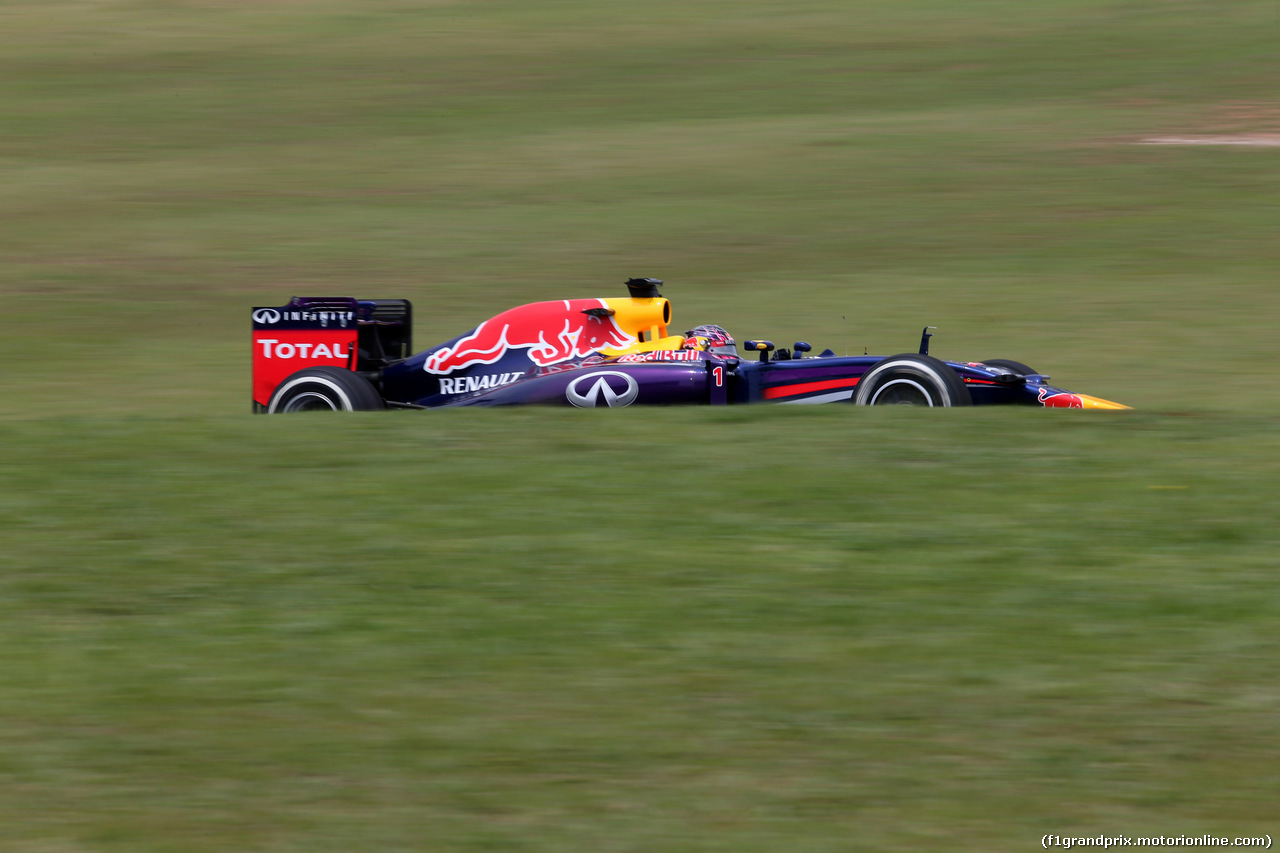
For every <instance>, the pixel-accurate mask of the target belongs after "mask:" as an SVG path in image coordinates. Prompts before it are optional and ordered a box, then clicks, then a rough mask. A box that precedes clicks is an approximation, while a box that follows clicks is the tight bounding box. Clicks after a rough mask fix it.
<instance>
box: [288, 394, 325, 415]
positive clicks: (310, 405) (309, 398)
mask: <svg viewBox="0 0 1280 853" xmlns="http://www.w3.org/2000/svg"><path fill="white" fill-rule="evenodd" d="M338 410H339V409H338V405H337V404H336V403H334V402H333V400H330V399H329V398H328V397H326V396H325V395H324V394H321V393H320V392H318V391H303V392H302V393H300V394H298V395H297V396H295V397H293V398H291V399H290V400H289V402H287V403H285V404H284V406H283V407H282V408H281V411H282V412H284V413H286V414H288V413H290V412H336V411H338Z"/></svg>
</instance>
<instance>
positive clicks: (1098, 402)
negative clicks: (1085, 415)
mask: <svg viewBox="0 0 1280 853" xmlns="http://www.w3.org/2000/svg"><path fill="white" fill-rule="evenodd" d="M1076 396H1077V397H1079V398H1080V402H1081V403H1082V404H1083V406H1084V408H1086V409H1127V410H1132V409H1133V407H1132V406H1125V405H1123V404H1121V403H1113V402H1111V401H1110V400H1104V399H1102V398H1101V397H1090V396H1089V395H1088V394H1077V395H1076Z"/></svg>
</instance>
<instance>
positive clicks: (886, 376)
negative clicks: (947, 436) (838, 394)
mask: <svg viewBox="0 0 1280 853" xmlns="http://www.w3.org/2000/svg"><path fill="white" fill-rule="evenodd" d="M853 402H854V404H855V405H858V406H929V407H942V408H952V407H956V406H970V405H973V400H972V398H971V397H970V396H969V389H968V388H966V387H964V380H962V379H961V378H960V375H959V374H958V373H956V372H955V370H954V369H952V368H951V367H949V366H948V365H947V363H946V362H945V361H940V360H938V359H936V358H933V357H931V356H927V355H917V354H916V353H903V354H902V355H891V356H889V357H888V358H886V359H884V360H883V361H880V362H878V363H876V364H875V365H873V366H872V368H871V369H870V370H868V371H867V372H866V373H864V374H862V378H861V379H860V380H859V381H858V391H857V393H856V394H854V396H853Z"/></svg>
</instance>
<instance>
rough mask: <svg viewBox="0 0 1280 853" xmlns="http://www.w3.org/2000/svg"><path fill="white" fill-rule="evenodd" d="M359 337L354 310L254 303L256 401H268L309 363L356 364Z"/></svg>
mask: <svg viewBox="0 0 1280 853" xmlns="http://www.w3.org/2000/svg"><path fill="white" fill-rule="evenodd" d="M353 307H354V305H353ZM358 340H359V330H358V328H357V325H356V317H355V312H354V311H299V310H297V309H296V308H293V307H288V306H286V307H284V308H254V309H253V401H254V402H255V403H257V404H259V405H261V406H266V405H267V404H268V403H269V402H270V401H271V394H272V392H274V391H275V390H276V387H277V386H278V385H279V384H280V383H281V382H283V381H284V380H285V379H286V378H287V377H288V376H289V375H290V374H292V373H295V372H297V371H299V370H302V369H303V368H304V367H320V366H321V365H331V366H333V367H344V368H346V369H348V370H354V369H355V367H356V354H357V346H358Z"/></svg>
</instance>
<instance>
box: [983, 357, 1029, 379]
mask: <svg viewBox="0 0 1280 853" xmlns="http://www.w3.org/2000/svg"><path fill="white" fill-rule="evenodd" d="M982 364H985V365H986V366H987V367H1003V368H1004V369H1005V370H1012V371H1013V372H1014V373H1016V374H1018V375H1019V376H1031V375H1033V374H1035V371H1034V370H1032V369H1031V368H1030V367H1028V366H1027V365H1025V364H1023V363H1022V362H1020V361H1014V360H1013V359H1011V358H989V359H987V360H986V361H984V362H982Z"/></svg>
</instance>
